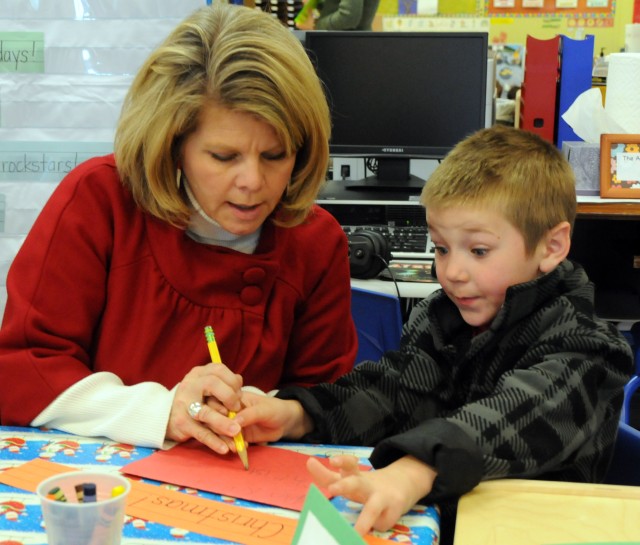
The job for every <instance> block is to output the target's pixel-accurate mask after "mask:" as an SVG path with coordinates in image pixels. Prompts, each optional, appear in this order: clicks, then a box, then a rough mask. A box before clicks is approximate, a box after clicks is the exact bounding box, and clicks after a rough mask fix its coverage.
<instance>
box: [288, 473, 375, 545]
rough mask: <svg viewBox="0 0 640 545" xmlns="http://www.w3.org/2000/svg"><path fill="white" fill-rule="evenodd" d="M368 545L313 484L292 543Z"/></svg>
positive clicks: (296, 544)
mask: <svg viewBox="0 0 640 545" xmlns="http://www.w3.org/2000/svg"><path fill="white" fill-rule="evenodd" d="M318 543H322V545H366V544H365V541H364V539H362V536H360V534H358V532H356V531H355V530H354V529H353V526H351V524H350V523H349V522H348V521H347V519H345V518H344V516H343V515H342V514H341V513H340V512H339V511H338V510H337V509H336V508H335V507H334V506H333V505H332V504H331V502H330V501H329V500H328V499H327V498H325V497H324V496H323V495H322V492H320V490H319V489H318V487H317V486H315V485H314V484H311V486H310V487H309V492H308V493H307V497H306V499H305V501H304V505H303V506H302V512H301V513H300V518H299V519H298V524H297V526H296V533H295V535H294V536H293V541H292V543H291V545H317V544H318Z"/></svg>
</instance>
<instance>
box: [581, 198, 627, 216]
mask: <svg viewBox="0 0 640 545" xmlns="http://www.w3.org/2000/svg"><path fill="white" fill-rule="evenodd" d="M578 215H579V216H592V217H594V216H599V217H610V218H618V219H624V218H627V219H630V218H634V217H636V218H638V219H640V201H638V202H637V203H635V202H606V201H604V200H602V201H599V202H578Z"/></svg>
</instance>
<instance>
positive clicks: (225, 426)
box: [166, 363, 242, 454]
mask: <svg viewBox="0 0 640 545" xmlns="http://www.w3.org/2000/svg"><path fill="white" fill-rule="evenodd" d="M241 388H242V377H241V376H240V375H237V374H235V373H233V372H232V371H231V370H230V369H229V368H228V367H227V366H226V365H224V364H220V363H210V364H208V365H202V366H200V367H194V368H193V369H191V371H189V372H188V373H187V375H186V376H185V377H184V379H182V381H181V382H180V384H179V385H178V387H177V390H176V394H175V396H174V398H173V405H172V406H171V413H170V415H169V423H168V424H167V435H166V438H167V439H170V440H172V441H177V442H179V443H181V442H184V441H187V440H188V439H191V438H192V437H193V438H194V439H197V440H198V441H200V442H201V443H203V444H205V445H207V446H208V447H209V448H210V449H212V450H214V451H215V452H218V453H219V454H226V453H228V452H229V450H232V451H235V445H234V442H233V436H234V435H236V434H237V433H238V432H239V431H240V425H239V424H238V423H237V422H235V420H231V419H230V418H228V413H229V411H239V410H240V409H241V404H240V396H241V390H240V389H241ZM194 402H200V403H201V404H202V408H201V409H200V410H199V411H198V413H197V414H195V415H194V416H193V417H192V416H191V415H190V414H189V406H190V405H191V404H192V403H194Z"/></svg>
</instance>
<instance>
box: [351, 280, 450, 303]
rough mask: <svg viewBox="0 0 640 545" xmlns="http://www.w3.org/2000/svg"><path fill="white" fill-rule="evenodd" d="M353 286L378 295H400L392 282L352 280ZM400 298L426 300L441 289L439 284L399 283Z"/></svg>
mask: <svg viewBox="0 0 640 545" xmlns="http://www.w3.org/2000/svg"><path fill="white" fill-rule="evenodd" d="M351 285H352V286H355V287H357V288H362V289H365V290H370V291H377V292H378V293H386V294H387V295H398V291H396V286H395V284H394V283H393V282H392V281H391V280H379V279H377V278H372V279H370V280H358V279H356V278H352V279H351ZM398 289H399V290H400V297H402V298H405V299H424V298H426V297H428V296H429V295H431V294H432V293H433V292H434V291H436V290H439V289H440V284H438V283H437V282H398Z"/></svg>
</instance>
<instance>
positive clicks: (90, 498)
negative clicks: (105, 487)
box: [82, 483, 96, 503]
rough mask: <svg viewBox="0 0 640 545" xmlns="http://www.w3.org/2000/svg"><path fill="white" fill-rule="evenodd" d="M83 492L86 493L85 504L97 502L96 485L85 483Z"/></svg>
mask: <svg viewBox="0 0 640 545" xmlns="http://www.w3.org/2000/svg"><path fill="white" fill-rule="evenodd" d="M82 491H83V493H84V502H85V503H92V502H94V501H96V485H95V484H94V483H84V484H83V485H82Z"/></svg>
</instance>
